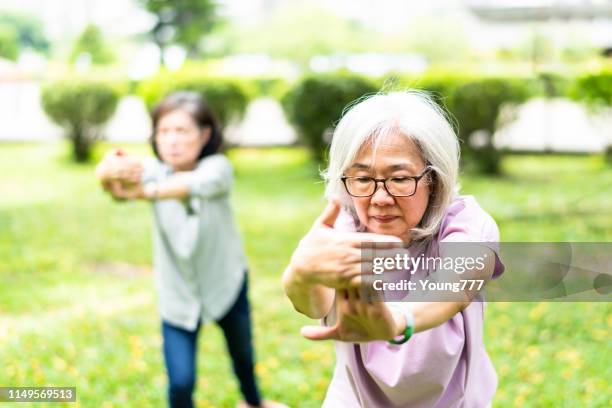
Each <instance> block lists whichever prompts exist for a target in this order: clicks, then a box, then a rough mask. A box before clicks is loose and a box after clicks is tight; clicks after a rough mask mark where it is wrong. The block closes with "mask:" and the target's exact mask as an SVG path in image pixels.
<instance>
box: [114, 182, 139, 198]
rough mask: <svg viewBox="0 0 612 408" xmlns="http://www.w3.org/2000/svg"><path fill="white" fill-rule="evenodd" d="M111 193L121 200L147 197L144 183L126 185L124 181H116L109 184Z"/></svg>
mask: <svg viewBox="0 0 612 408" xmlns="http://www.w3.org/2000/svg"><path fill="white" fill-rule="evenodd" d="M109 192H110V194H111V195H112V196H113V197H114V198H116V199H120V200H136V199H142V198H145V194H144V190H143V187H142V184H140V183H137V184H131V185H126V184H125V183H122V182H114V183H112V184H110V186H109Z"/></svg>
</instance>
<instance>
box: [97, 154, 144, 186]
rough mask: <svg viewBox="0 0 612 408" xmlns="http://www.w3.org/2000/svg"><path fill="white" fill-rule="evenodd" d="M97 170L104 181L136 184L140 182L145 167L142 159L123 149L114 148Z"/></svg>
mask: <svg viewBox="0 0 612 408" xmlns="http://www.w3.org/2000/svg"><path fill="white" fill-rule="evenodd" d="M96 172H97V174H98V177H99V178H100V179H101V180H102V182H107V181H121V182H123V183H126V184H136V183H139V182H140V179H141V177H142V172H143V167H142V163H141V161H140V160H138V159H136V158H134V157H132V156H129V155H128V154H127V153H125V152H124V151H123V150H122V149H114V150H112V151H110V152H108V153H107V154H106V155H105V156H104V158H103V159H102V161H101V162H100V164H99V165H98V168H97V170H96Z"/></svg>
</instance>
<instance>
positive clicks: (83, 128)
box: [42, 80, 120, 162]
mask: <svg viewBox="0 0 612 408" xmlns="http://www.w3.org/2000/svg"><path fill="white" fill-rule="evenodd" d="M119 97H120V91H119V90H118V89H117V87H115V86H111V85H109V84H108V83H104V82H97V81H87V80H76V81H75V80H70V81H68V80H64V81H59V82H53V83H49V84H47V85H45V86H43V89H42V106H43V109H44V111H45V112H46V114H47V115H48V116H49V117H50V118H51V119H52V120H53V121H54V122H55V123H57V124H58V125H60V126H62V127H63V128H64V129H65V130H66V136H67V137H68V138H69V139H70V141H71V143H72V152H73V157H74V159H75V160H76V161H77V162H85V161H87V160H88V159H89V157H90V152H91V146H92V145H93V144H94V143H95V141H96V140H98V139H101V138H102V133H101V129H100V128H101V126H102V125H104V123H106V122H107V121H108V120H109V119H110V117H111V116H112V115H113V113H114V112H115V109H116V107H117V103H118V101H119Z"/></svg>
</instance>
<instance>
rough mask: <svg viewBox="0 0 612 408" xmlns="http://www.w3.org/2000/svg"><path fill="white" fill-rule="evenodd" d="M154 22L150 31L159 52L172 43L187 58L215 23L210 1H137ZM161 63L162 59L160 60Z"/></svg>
mask: <svg viewBox="0 0 612 408" xmlns="http://www.w3.org/2000/svg"><path fill="white" fill-rule="evenodd" d="M139 1H140V3H142V4H143V6H144V7H145V8H146V9H147V10H148V11H149V12H150V13H152V14H154V15H155V17H156V19H157V21H156V23H155V25H154V26H153V28H152V29H151V37H152V40H153V42H155V44H157V46H158V47H159V49H160V51H161V57H162V58H163V52H164V50H165V49H166V47H167V46H169V45H172V44H178V45H182V46H184V47H185V48H186V49H187V53H188V54H189V56H195V55H197V53H198V52H199V51H200V40H201V39H202V36H203V35H204V34H206V33H208V32H210V31H211V30H212V28H213V26H214V24H215V23H216V22H217V13H216V12H217V5H216V3H215V2H214V0H139ZM162 63H163V59H162Z"/></svg>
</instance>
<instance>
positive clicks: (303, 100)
mask: <svg viewBox="0 0 612 408" xmlns="http://www.w3.org/2000/svg"><path fill="white" fill-rule="evenodd" d="M377 89H378V88H377V86H376V85H375V84H374V83H373V81H371V80H369V79H367V78H364V77H361V76H357V75H352V74H348V73H334V74H324V75H309V76H306V77H304V78H302V80H301V81H299V82H298V83H297V84H296V86H295V87H294V88H293V89H292V90H290V91H289V92H288V93H287V94H286V95H285V96H284V97H283V99H282V104H283V108H284V109H285V113H286V115H287V118H288V119H289V121H290V122H291V123H292V124H293V125H294V126H295V127H296V129H297V131H298V134H299V137H300V139H301V140H302V142H303V143H304V144H305V145H306V146H308V148H309V149H310V151H311V153H312V156H313V158H314V159H315V160H317V161H318V162H319V163H321V162H323V159H324V153H325V151H326V149H327V147H328V145H329V140H328V138H327V137H326V134H329V131H330V130H331V129H332V128H333V126H334V125H335V123H336V122H337V121H338V120H339V119H340V117H341V116H342V112H343V110H344V108H345V107H346V106H347V105H348V104H349V103H350V102H352V101H355V100H356V99H358V98H360V97H362V96H364V95H366V94H369V93H372V92H376V91H377Z"/></svg>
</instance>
